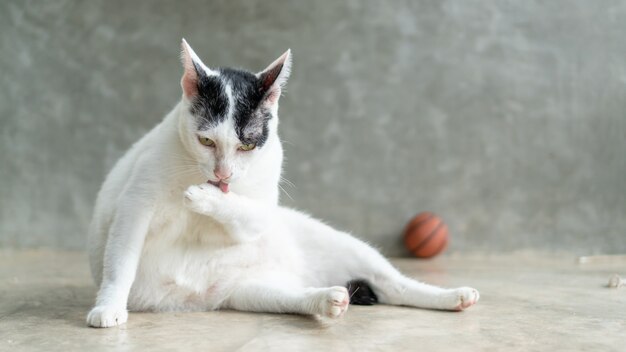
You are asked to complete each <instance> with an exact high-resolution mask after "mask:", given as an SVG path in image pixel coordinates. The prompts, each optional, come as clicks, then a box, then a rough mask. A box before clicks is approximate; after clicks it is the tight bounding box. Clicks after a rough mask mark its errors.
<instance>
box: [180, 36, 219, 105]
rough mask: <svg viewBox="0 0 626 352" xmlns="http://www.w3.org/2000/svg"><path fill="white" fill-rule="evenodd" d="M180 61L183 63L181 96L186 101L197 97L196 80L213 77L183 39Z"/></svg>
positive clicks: (210, 71) (212, 73) (213, 73)
mask: <svg viewBox="0 0 626 352" xmlns="http://www.w3.org/2000/svg"><path fill="white" fill-rule="evenodd" d="M180 59H181V61H182V62H183V68H184V70H185V71H184V72H183V78H181V80H180V86H181V87H182V88H183V95H184V96H185V97H186V98H187V99H191V98H193V97H195V96H196V95H198V80H199V79H200V76H201V75H215V74H217V73H216V72H214V71H212V70H211V69H209V68H208V67H206V66H205V65H204V63H202V61H201V60H200V58H199V57H198V55H196V53H195V52H194V51H193V49H192V48H191V46H189V44H187V41H186V40H185V38H183V41H182V43H181V53H180Z"/></svg>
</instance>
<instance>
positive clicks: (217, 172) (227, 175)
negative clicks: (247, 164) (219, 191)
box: [213, 169, 233, 181]
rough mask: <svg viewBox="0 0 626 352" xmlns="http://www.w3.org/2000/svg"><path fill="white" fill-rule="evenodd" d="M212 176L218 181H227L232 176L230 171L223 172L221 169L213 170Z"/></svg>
mask: <svg viewBox="0 0 626 352" xmlns="http://www.w3.org/2000/svg"><path fill="white" fill-rule="evenodd" d="M213 174H214V175H215V177H217V178H218V179H219V180H220V181H222V180H227V179H229V178H230V177H231V176H232V175H233V173H232V171H230V170H223V169H215V170H213Z"/></svg>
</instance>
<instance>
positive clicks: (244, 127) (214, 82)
mask: <svg viewBox="0 0 626 352" xmlns="http://www.w3.org/2000/svg"><path fill="white" fill-rule="evenodd" d="M194 66H195V68H196V72H198V96H197V97H196V98H195V99H194V100H193V101H192V103H191V109H190V111H191V113H192V114H193V115H195V116H196V117H198V119H199V120H198V129H200V130H204V129H208V128H211V127H213V126H215V125H217V124H219V123H220V122H223V121H224V120H225V119H226V117H227V115H228V111H229V109H230V106H229V105H230V103H229V101H228V95H227V94H226V85H230V87H231V92H232V95H233V103H234V107H233V119H234V121H235V129H236V131H237V136H238V137H239V140H240V141H241V142H242V143H243V144H250V143H254V144H256V145H257V147H261V146H263V145H264V144H265V142H266V141H267V137H268V134H269V128H268V121H269V120H270V119H271V118H272V114H271V113H270V111H269V110H267V109H265V108H261V107H260V105H261V102H262V101H263V99H264V98H265V94H266V93H267V88H266V87H265V86H264V85H263V81H262V79H259V78H257V77H256V76H255V75H254V74H252V73H250V72H247V71H243V70H236V69H232V68H220V69H218V71H219V73H220V75H219V76H208V75H206V74H205V73H204V71H203V70H202V69H201V68H200V67H198V66H197V65H196V64H195V63H194Z"/></svg>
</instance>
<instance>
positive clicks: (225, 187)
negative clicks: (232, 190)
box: [207, 180, 228, 193]
mask: <svg viewBox="0 0 626 352" xmlns="http://www.w3.org/2000/svg"><path fill="white" fill-rule="evenodd" d="M207 182H208V183H210V184H212V185H213V186H215V187H217V188H219V189H220V191H222V192H224V193H228V183H224V182H220V181H218V182H215V181H211V180H208V181H207Z"/></svg>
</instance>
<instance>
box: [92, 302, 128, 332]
mask: <svg viewBox="0 0 626 352" xmlns="http://www.w3.org/2000/svg"><path fill="white" fill-rule="evenodd" d="M127 320H128V311H127V310H126V309H124V308H118V307H113V306H96V307H94V308H93V309H92V310H91V312H89V314H87V324H88V325H89V326H92V327H94V328H109V327H111V326H116V325H122V324H124V323H126V321H127Z"/></svg>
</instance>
